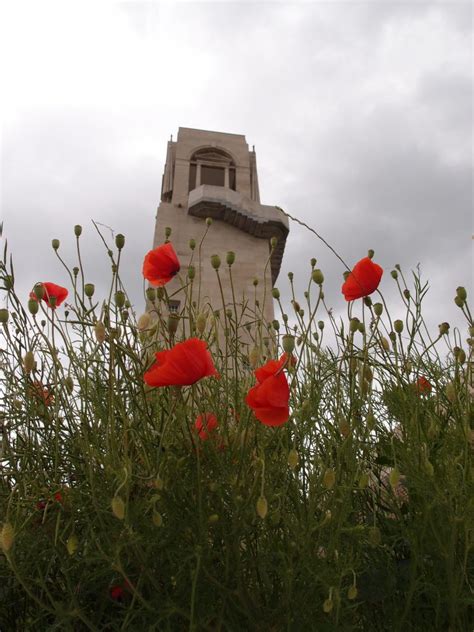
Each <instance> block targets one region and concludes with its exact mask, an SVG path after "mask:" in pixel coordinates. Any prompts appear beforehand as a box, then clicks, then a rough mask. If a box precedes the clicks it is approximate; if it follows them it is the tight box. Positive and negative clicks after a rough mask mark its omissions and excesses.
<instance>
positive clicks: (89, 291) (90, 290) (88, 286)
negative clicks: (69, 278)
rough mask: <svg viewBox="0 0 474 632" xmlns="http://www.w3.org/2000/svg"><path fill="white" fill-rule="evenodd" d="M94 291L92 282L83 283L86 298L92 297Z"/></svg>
mask: <svg viewBox="0 0 474 632" xmlns="http://www.w3.org/2000/svg"><path fill="white" fill-rule="evenodd" d="M94 292H95V285H94V284H93V283H86V284H85V285H84V294H85V295H86V296H87V298H92V297H93V296H94Z"/></svg>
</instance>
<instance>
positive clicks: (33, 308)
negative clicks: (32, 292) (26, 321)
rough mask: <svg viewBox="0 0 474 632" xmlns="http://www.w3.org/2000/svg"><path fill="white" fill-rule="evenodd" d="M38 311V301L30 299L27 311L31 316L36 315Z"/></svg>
mask: <svg viewBox="0 0 474 632" xmlns="http://www.w3.org/2000/svg"><path fill="white" fill-rule="evenodd" d="M38 310H39V304H38V301H37V300H35V299H34V298H30V300H29V301H28V311H29V312H30V314H33V316H34V315H35V314H37V313H38Z"/></svg>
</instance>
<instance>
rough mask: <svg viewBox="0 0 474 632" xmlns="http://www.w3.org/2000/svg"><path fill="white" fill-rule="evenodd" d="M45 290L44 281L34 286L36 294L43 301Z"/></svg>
mask: <svg viewBox="0 0 474 632" xmlns="http://www.w3.org/2000/svg"><path fill="white" fill-rule="evenodd" d="M44 292H45V290H44V285H43V284H42V283H36V284H35V286H34V288H33V294H34V295H35V296H36V298H37V299H38V301H41V299H42V298H43V296H44Z"/></svg>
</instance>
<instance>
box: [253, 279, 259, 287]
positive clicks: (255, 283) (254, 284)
mask: <svg viewBox="0 0 474 632" xmlns="http://www.w3.org/2000/svg"><path fill="white" fill-rule="evenodd" d="M252 283H253V286H254V287H257V285H258V279H257V277H255V279H254V280H253V281H252Z"/></svg>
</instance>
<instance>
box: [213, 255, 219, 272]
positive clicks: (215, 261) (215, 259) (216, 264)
mask: <svg viewBox="0 0 474 632" xmlns="http://www.w3.org/2000/svg"><path fill="white" fill-rule="evenodd" d="M211 265H212V267H213V268H214V270H219V268H220V267H221V258H220V257H219V255H212V257H211Z"/></svg>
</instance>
